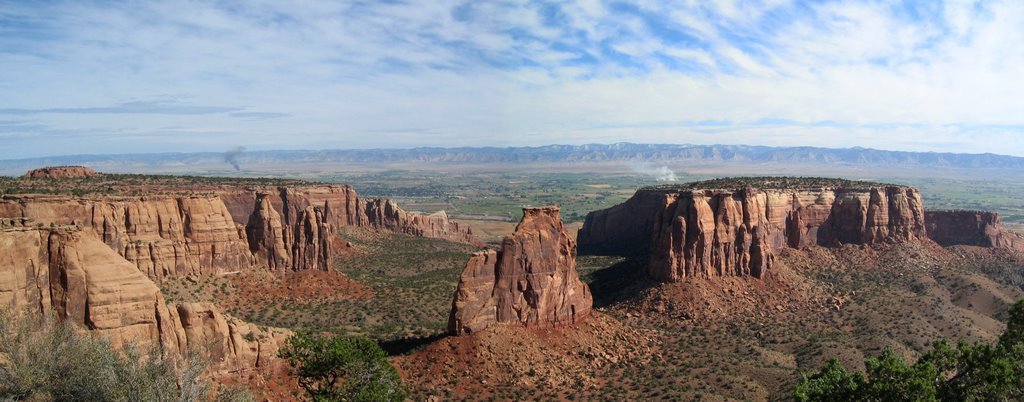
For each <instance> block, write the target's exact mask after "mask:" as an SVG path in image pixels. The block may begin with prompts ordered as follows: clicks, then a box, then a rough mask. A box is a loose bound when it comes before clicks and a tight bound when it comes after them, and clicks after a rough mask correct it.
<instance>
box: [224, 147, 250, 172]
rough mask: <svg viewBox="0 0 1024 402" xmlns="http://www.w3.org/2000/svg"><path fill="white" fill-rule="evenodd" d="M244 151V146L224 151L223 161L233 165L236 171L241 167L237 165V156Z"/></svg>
mask: <svg viewBox="0 0 1024 402" xmlns="http://www.w3.org/2000/svg"><path fill="white" fill-rule="evenodd" d="M242 152H245V147H235V148H232V149H230V150H228V151H227V152H225V153H224V162H227V163H230V164H231V166H234V167H235V170H236V171H241V170H242V167H241V166H239V165H238V156H239V155H241V154H242Z"/></svg>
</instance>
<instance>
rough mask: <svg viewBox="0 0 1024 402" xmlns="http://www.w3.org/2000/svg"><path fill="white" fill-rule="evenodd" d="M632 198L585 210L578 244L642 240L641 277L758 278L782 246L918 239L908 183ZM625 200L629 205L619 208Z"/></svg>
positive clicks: (920, 224) (920, 227)
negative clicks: (646, 254) (645, 255)
mask: <svg viewBox="0 0 1024 402" xmlns="http://www.w3.org/2000/svg"><path fill="white" fill-rule="evenodd" d="M633 198H634V199H633V200H631V201H627V203H626V204H623V205H620V206H618V207H614V208H612V209H608V210H604V211H598V212H595V213H591V214H590V215H588V217H587V221H586V223H585V224H584V227H583V228H582V229H580V235H579V239H580V242H581V244H583V245H582V246H581V247H583V248H585V249H587V250H591V249H597V248H600V247H601V245H602V244H608V243H615V242H622V243H625V244H634V245H638V246H637V247H641V246H642V245H644V244H649V245H650V246H649V247H650V264H649V268H648V274H649V275H650V276H651V277H652V278H654V279H656V280H660V281H665V282H677V281H681V280H683V279H684V278H686V277H688V276H694V275H697V276H737V275H750V276H755V277H760V276H762V275H764V274H766V273H767V272H769V271H770V270H771V267H772V265H773V263H774V259H775V253H776V252H777V251H778V250H780V249H782V248H785V247H792V248H802V247H807V246H812V245H820V246H836V245H840V244H868V245H869V244H878V243H884V242H901V241H914V240H921V239H925V238H926V228H925V216H924V209H923V203H922V201H921V195H920V194H919V193H918V191H917V190H916V189H913V188H909V187H901V186H881V185H879V186H864V187H849V188H846V187H836V188H820V189H772V188H765V189H757V188H738V189H689V188H680V189H666V188H651V189H641V190H640V191H639V192H638V194H637V195H635V196H634V197H633ZM629 205H633V206H635V207H636V209H635V210H628V212H627V208H626V206H629ZM630 216H632V217H636V218H635V219H636V220H637V222H636V223H635V224H634V225H633V226H628V225H623V224H621V223H617V222H621V221H626V220H629V219H630ZM620 227H625V229H624V230H620V229H619V228H620ZM646 227H650V228H651V229H650V231H649V232H645V230H644V228H646Z"/></svg>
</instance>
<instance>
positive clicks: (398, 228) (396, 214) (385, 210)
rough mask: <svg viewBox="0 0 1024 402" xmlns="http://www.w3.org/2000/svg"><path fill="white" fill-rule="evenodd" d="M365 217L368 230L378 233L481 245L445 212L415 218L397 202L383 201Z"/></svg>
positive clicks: (368, 206)
mask: <svg viewBox="0 0 1024 402" xmlns="http://www.w3.org/2000/svg"><path fill="white" fill-rule="evenodd" d="M366 217H367V220H368V222H369V226H370V227H373V228H376V229H386V230H390V231H392V232H396V233H405V234H409V235H413V236H422V237H432V238H436V239H446V240H451V241H456V242H461V243H469V244H478V242H477V241H476V240H475V239H474V238H473V232H472V231H471V230H470V229H469V228H466V229H465V230H463V229H461V228H459V224H458V223H457V222H453V221H451V220H448V214H446V213H445V212H444V211H440V212H437V213H435V214H431V215H419V214H413V213H409V212H406V211H403V210H402V209H401V208H399V207H398V204H395V202H394V201H391V200H389V199H384V198H380V199H375V200H370V201H368V202H367V203H366Z"/></svg>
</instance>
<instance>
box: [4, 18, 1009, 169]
mask: <svg viewBox="0 0 1024 402" xmlns="http://www.w3.org/2000/svg"><path fill="white" fill-rule="evenodd" d="M468 4H470V5H469V6H468V7H466V6H465V5H464V4H460V3H457V2H417V3H415V5H410V4H403V3H401V2H394V3H374V2H371V3H361V2H341V3H335V2H315V3H313V2H308V3H307V2H303V3H297V4H287V5H284V4H281V3H278V2H245V3H239V4H234V3H232V4H227V3H224V4H220V3H209V2H203V3H194V2H178V1H164V2H149V3H142V4H138V5H133V6H132V7H117V6H112V5H104V4H96V3H72V2H69V3H59V4H50V3H20V4H10V5H5V7H4V10H0V65H3V66H4V70H3V72H2V73H0V109H40V110H42V109H49V110H52V109H61V108H63V109H82V108H94V109H95V108H100V109H102V108H110V107H113V106H116V105H122V104H126V103H131V102H152V101H154V100H168V99H170V100H173V102H175V104H177V105H181V106H183V107H185V106H196V105H200V106H211V107H221V108H224V109H225V110H229V109H230V110H232V111H234V112H236V113H240V114H236V115H235V116H232V115H231V114H230V113H226V112H225V113H220V114H216V113H215V114H208V115H195V114H193V115H168V114H162V115H161V114H146V113H134V114H102V115H100V114H91V115H83V114H71V113H52V112H51V113H36V114H31V115H26V116H21V117H19V118H21V119H25V120H26V122H25V124H22V125H17V126H10V127H7V128H4V130H5V131H12V130H13V131H18V130H22V131H18V132H15V133H12V134H10V135H8V136H7V137H4V138H5V139H4V140H3V141H4V142H7V143H6V144H3V145H5V146H3V147H0V158H14V157H25V156H32V155H39V154H54V153H78V152H120V151H125V150H135V151H137V150H138V149H140V148H146V147H147V144H165V145H167V146H168V147H171V148H174V149H169V150H175V149H180V150H196V149H198V148H202V149H209V150H219V149H222V148H223V149H226V148H228V147H231V146H235V145H238V144H239V143H249V144H256V146H250V148H253V149H256V148H260V147H262V148H294V147H299V148H319V147H404V146H420V145H448V146H453V145H463V144H471V145H488V144H496V145H538V144H543V143H583V142H611V141H634V142H693V143H713V142H720V143H755V144H767V145H801V144H806V145H822V146H828V145H834V146H852V145H861V146H872V147H880V148H895V149H912V150H913V149H917V150H955V151H970V152H986V151H989V152H999V153H1009V154H1016V155H1024V140H1022V138H1024V103H1021V102H1020V101H1019V94H1021V93H1024V80H1021V79H1019V77H1021V76H1024V3H1020V2H1016V1H991V2H971V1H962V0H947V1H946V2H944V3H943V4H942V7H939V8H936V9H935V10H932V11H927V10H926V12H931V14H926V15H917V16H915V15H913V13H910V12H908V11H906V10H902V9H901V8H900V5H899V4H896V3H893V2H887V1H877V2H875V1H872V2H860V1H856V2H855V1H846V2H828V3H811V4H797V3H794V2H789V1H730V2H710V3H709V2H684V3H679V4H676V5H671V6H670V5H667V4H668V3H664V2H640V3H638V4H639V6H638V10H637V11H636V13H639V15H636V13H634V12H632V11H628V10H619V9H617V8H615V7H612V6H611V5H609V4H607V3H604V2H600V1H596V0H586V1H583V0H581V1H574V2H568V3H560V5H561V7H562V13H561V15H558V16H555V17H559V18H562V20H561V21H562V22H561V23H558V24H554V25H552V24H549V23H546V17H547V15H544V14H543V13H545V12H547V11H546V9H545V8H544V7H541V6H540V5H538V4H535V3H530V4H506V3H496V2H472V3H468ZM559 18H555V19H556V20H558V19H559ZM4 21H10V22H12V23H10V24H2V22H4ZM13 22H17V23H13ZM608 49H614V50H615V51H617V52H620V53H621V54H619V55H616V54H610V53H608V52H607V50H608ZM186 110H188V109H186ZM261 115H262V116H271V115H273V116H275V118H272V119H269V118H268V119H256V118H244V116H261ZM4 118H6V116H0V119H4ZM764 120H770V121H776V122H783V123H780V124H772V125H764V124H760V123H759V122H761V121H764ZM700 121H725V122H728V124H725V125H724V126H722V127H716V128H715V129H714V130H711V129H708V128H704V127H693V126H691V125H687V122H700ZM821 122H828V124H820V123H821ZM166 127H178V128H177V129H173V130H167V129H165V128H166ZM5 134H7V133H5ZM213 134H216V135H213ZM96 138H106V139H110V140H109V141H96V140H95V139H96ZM119 139H120V141H119ZM14 142H17V143H16V144H15V143H14Z"/></svg>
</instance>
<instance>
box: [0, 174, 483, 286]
mask: <svg viewBox="0 0 1024 402" xmlns="http://www.w3.org/2000/svg"><path fill="white" fill-rule="evenodd" d="M0 219H4V220H5V221H10V222H14V221H18V222H25V221H30V222H34V223H36V224H42V225H44V226H48V225H50V224H51V223H52V224H56V225H72V224H73V225H79V226H82V227H85V228H89V229H91V230H93V231H95V232H96V233H97V235H98V236H99V237H100V238H101V239H102V240H103V241H104V242H105V243H106V244H107V245H109V246H110V247H111V248H113V249H115V250H117V252H118V253H119V254H121V255H122V256H124V257H125V258H126V259H128V260H129V261H131V262H133V263H135V264H136V266H137V267H138V268H139V269H140V270H142V271H143V272H145V273H146V274H147V275H149V277H150V278H152V279H154V280H156V281H160V280H162V278H164V277H165V276H168V275H182V274H207V273H223V272H232V271H239V270H244V269H250V268H252V267H254V266H267V267H269V268H271V269H273V270H278V271H282V270H302V269H318V270H326V269H329V267H330V262H331V256H332V255H334V254H335V253H336V252H338V251H340V249H341V248H345V247H349V245H348V244H347V242H344V241H336V240H335V239H334V236H335V233H336V231H337V229H338V228H340V227H344V226H356V227H368V228H373V229H378V230H388V231H394V232H398V233H405V234H410V235H414V236H425V237H435V238H442V239H447V240H452V241H460V242H466V243H472V244H476V240H475V239H473V236H472V233H471V232H470V231H469V230H468V229H465V230H463V229H461V228H460V227H459V225H458V224H457V223H455V222H452V221H449V220H448V217H447V216H446V215H444V214H443V213H439V214H434V215H429V216H426V215H417V214H412V213H408V212H406V211H403V210H402V209H401V208H398V206H397V205H395V204H394V202H391V201H388V200H372V201H370V202H368V203H365V204H364V203H363V201H362V200H360V199H359V197H358V195H357V194H356V193H355V191H354V190H352V188H351V187H349V186H332V185H310V186H302V187H294V188H292V187H265V188H251V189H242V188H238V189H228V190H220V191H217V192H216V193H215V194H214V195H209V196H203V197H197V196H184V195H181V196H154V197H120V198H115V197H103V198H80V197H71V196H39V195H24V196H16V197H7V198H5V199H0ZM22 224H24V223H22Z"/></svg>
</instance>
